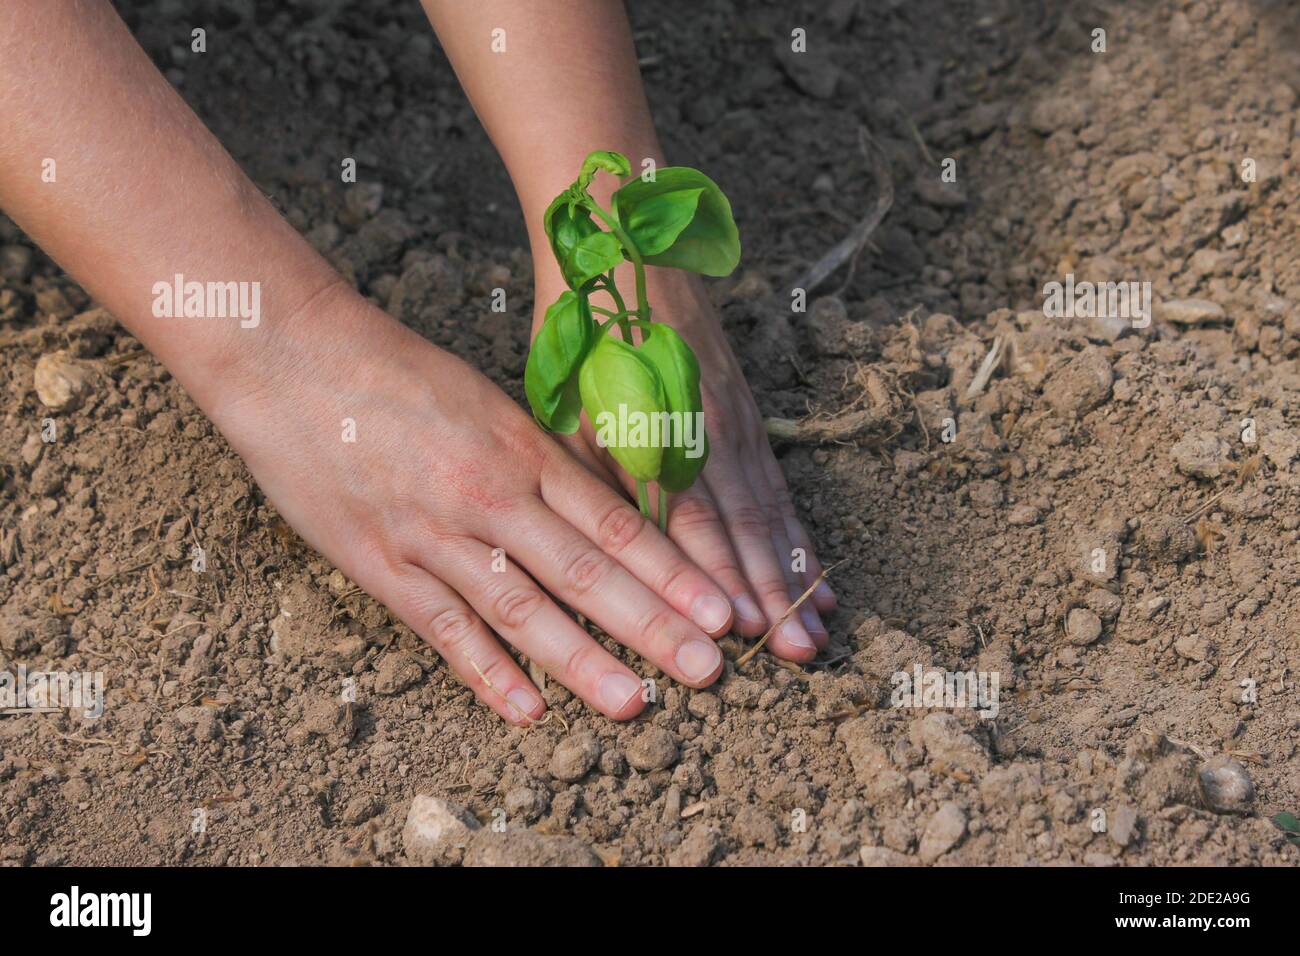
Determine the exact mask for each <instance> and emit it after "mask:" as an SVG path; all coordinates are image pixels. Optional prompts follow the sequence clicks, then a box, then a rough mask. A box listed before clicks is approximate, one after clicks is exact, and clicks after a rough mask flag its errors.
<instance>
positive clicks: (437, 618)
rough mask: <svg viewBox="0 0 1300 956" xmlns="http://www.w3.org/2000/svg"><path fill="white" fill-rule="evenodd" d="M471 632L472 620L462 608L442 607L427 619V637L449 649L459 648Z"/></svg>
mask: <svg viewBox="0 0 1300 956" xmlns="http://www.w3.org/2000/svg"><path fill="white" fill-rule="evenodd" d="M473 633H474V620H473V618H471V617H470V616H469V612H467V611H465V610H464V609H463V608H458V607H448V608H443V609H442V610H440V611H438V612H437V613H436V614H434V615H433V617H432V618H431V619H430V620H429V638H430V639H431V640H432V641H433V643H434V644H436V645H438V646H440V647H443V648H447V649H449V650H457V649H459V648H461V647H462V646H463V645H464V644H465V643H466V642H467V641H468V640H469V638H470V635H472V634H473Z"/></svg>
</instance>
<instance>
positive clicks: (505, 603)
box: [492, 585, 542, 630]
mask: <svg viewBox="0 0 1300 956" xmlns="http://www.w3.org/2000/svg"><path fill="white" fill-rule="evenodd" d="M541 606H542V595H541V592H540V591H538V590H537V589H536V588H533V587H528V586H527V585H520V586H518V587H512V588H506V589H505V590H504V591H502V592H501V593H500V594H498V595H497V596H496V598H495V599H494V600H493V602H492V609H493V611H495V612H496V616H497V620H498V621H500V622H501V625H502V626H503V627H505V628H507V629H508V630H518V629H519V628H521V627H523V626H524V625H525V624H527V623H528V621H529V620H530V619H531V618H532V616H533V615H534V614H536V613H537V611H538V610H539V609H540V608H541Z"/></svg>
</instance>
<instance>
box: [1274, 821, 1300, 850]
mask: <svg viewBox="0 0 1300 956" xmlns="http://www.w3.org/2000/svg"><path fill="white" fill-rule="evenodd" d="M1272 820H1273V826H1275V827H1277V828H1278V829H1279V830H1281V831H1282V832H1283V833H1285V834H1286V842H1287V843H1290V844H1291V845H1292V846H1300V819H1296V815H1295V814H1294V813H1275V814H1274V815H1273V818H1272Z"/></svg>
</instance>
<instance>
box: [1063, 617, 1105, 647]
mask: <svg viewBox="0 0 1300 956" xmlns="http://www.w3.org/2000/svg"><path fill="white" fill-rule="evenodd" d="M1065 636H1066V638H1067V639H1068V640H1069V642H1070V643H1071V644H1075V645H1078V646H1080V647H1082V646H1084V645H1087V644H1091V643H1092V642H1093V641H1095V640H1097V638H1099V637H1101V618H1099V617H1098V616H1097V615H1096V613H1095V612H1093V611H1091V610H1089V609H1088V608H1086V607H1076V608H1075V609H1074V610H1072V611H1071V612H1070V615H1069V617H1067V618H1066V619H1065Z"/></svg>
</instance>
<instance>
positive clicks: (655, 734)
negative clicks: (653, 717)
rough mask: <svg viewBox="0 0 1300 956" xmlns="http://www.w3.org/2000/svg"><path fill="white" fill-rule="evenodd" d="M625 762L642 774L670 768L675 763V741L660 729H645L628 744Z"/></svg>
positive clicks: (670, 735) (669, 734)
mask: <svg viewBox="0 0 1300 956" xmlns="http://www.w3.org/2000/svg"><path fill="white" fill-rule="evenodd" d="M627 762H628V763H630V764H631V765H632V766H633V767H634V768H636V769H637V770H640V771H642V772H643V773H651V772H653V771H655V770H663V769H665V768H667V767H671V766H672V765H673V764H674V763H676V762H677V741H676V740H674V739H673V735H672V734H671V733H669V732H668V731H666V730H664V729H663V728H662V727H647V728H646V729H645V731H644V732H643V733H642V734H641V735H640V736H639V737H636V738H635V739H634V740H633V741H632V742H631V743H630V744H628V747H627Z"/></svg>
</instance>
